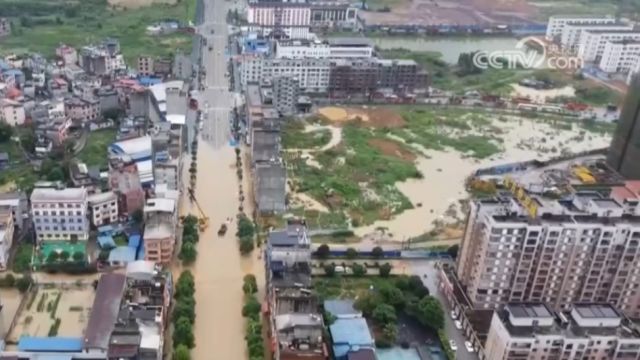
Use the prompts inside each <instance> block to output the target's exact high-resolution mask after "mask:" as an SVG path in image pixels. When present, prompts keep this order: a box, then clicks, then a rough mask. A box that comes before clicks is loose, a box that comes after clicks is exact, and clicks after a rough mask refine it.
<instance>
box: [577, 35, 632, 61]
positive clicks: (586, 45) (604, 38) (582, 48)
mask: <svg viewBox="0 0 640 360" xmlns="http://www.w3.org/2000/svg"><path fill="white" fill-rule="evenodd" d="M623 40H630V41H638V40H640V31H635V30H617V31H609V30H588V31H583V32H582V35H581V36H580V41H579V44H578V56H580V57H581V58H582V60H584V61H585V62H599V61H600V59H601V58H602V54H603V53H604V50H605V47H606V46H607V43H609V42H611V41H623Z"/></svg>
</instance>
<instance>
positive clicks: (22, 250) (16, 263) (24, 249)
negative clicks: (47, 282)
mask: <svg viewBox="0 0 640 360" xmlns="http://www.w3.org/2000/svg"><path fill="white" fill-rule="evenodd" d="M32 255H33V245H31V244H27V243H24V242H22V243H20V244H18V250H17V251H16V255H15V256H14V257H13V271H14V272H16V273H23V272H27V271H29V270H30V265H31V256H32Z"/></svg>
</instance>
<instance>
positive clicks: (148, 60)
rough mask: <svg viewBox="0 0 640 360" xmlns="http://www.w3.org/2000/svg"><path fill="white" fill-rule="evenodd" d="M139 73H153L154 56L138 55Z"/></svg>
mask: <svg viewBox="0 0 640 360" xmlns="http://www.w3.org/2000/svg"><path fill="white" fill-rule="evenodd" d="M137 69H138V75H141V76H150V75H153V57H152V56H146V55H140V56H138V66H137Z"/></svg>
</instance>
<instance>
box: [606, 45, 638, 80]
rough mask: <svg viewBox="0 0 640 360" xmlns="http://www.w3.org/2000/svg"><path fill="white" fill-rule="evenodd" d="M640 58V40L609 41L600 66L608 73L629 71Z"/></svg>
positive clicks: (635, 65)
mask: <svg viewBox="0 0 640 360" xmlns="http://www.w3.org/2000/svg"><path fill="white" fill-rule="evenodd" d="M639 60H640V41H638V40H636V41H627V40H622V41H608V42H607V44H606V46H605V48H604V51H603V53H602V58H601V59H600V63H599V64H598V67H599V68H600V70H602V71H605V72H608V73H629V72H630V71H632V70H634V69H635V68H636V67H637V64H638V62H640V61H639Z"/></svg>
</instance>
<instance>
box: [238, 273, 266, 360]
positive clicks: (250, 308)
mask: <svg viewBox="0 0 640 360" xmlns="http://www.w3.org/2000/svg"><path fill="white" fill-rule="evenodd" d="M242 292H243V293H244V305H243V306H242V316H243V317H244V318H245V319H246V328H245V337H244V339H245V341H246V342H247V349H248V352H249V360H262V359H264V339H263V338H262V323H261V321H260V302H259V301H258V299H257V298H256V293H257V292H258V283H257V281H256V277H255V276H254V275H253V274H248V275H245V277H244V279H243V284H242Z"/></svg>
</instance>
